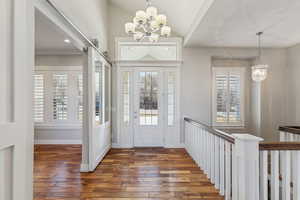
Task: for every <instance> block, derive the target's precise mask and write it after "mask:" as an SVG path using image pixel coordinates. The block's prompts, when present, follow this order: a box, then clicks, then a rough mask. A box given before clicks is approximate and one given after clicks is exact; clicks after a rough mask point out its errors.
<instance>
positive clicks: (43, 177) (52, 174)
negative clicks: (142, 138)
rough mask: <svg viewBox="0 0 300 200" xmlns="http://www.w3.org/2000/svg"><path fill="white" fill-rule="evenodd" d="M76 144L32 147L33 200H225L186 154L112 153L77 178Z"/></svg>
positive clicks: (177, 151)
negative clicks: (33, 167) (91, 171)
mask: <svg viewBox="0 0 300 200" xmlns="http://www.w3.org/2000/svg"><path fill="white" fill-rule="evenodd" d="M80 159H81V147H80V146H79V145H37V146H36V147H35V164H34V165H35V169H34V196H35V198H34V199H35V200H100V199H103V200H111V199H123V200H131V199H132V200H139V199H151V200H152V199H169V200H173V199H174V200H177V199H201V200H205V199H214V200H220V199H223V198H222V197H220V196H219V195H218V192H217V191H216V190H215V189H214V187H213V185H211V184H210V182H209V181H208V179H207V178H206V176H205V175H204V174H203V172H202V171H201V170H199V168H198V167H197V165H196V164H195V163H194V162H193V160H192V159H191V158H190V156H189V155H188V154H187V153H186V151H185V150H184V149H163V148H138V149H112V150H111V151H110V152H109V153H108V155H107V156H106V157H105V159H104V160H103V162H102V164H101V165H99V166H98V168H97V170H96V171H95V172H94V173H80V172H79V169H80Z"/></svg>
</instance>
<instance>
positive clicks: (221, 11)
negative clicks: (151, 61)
mask: <svg viewBox="0 0 300 200" xmlns="http://www.w3.org/2000/svg"><path fill="white" fill-rule="evenodd" d="M109 1H110V2H111V3H113V4H115V5H117V6H119V7H121V8H123V9H124V10H126V11H128V12H130V13H132V16H134V14H135V11H136V10H139V9H145V1H144V0H109ZM152 4H153V5H155V6H156V7H158V8H159V11H160V12H162V13H165V14H166V15H167V17H168V19H169V23H170V25H171V26H172V28H173V30H174V32H176V33H177V34H178V35H179V36H182V37H184V38H185V42H184V44H185V46H191V47H198V46H214V47H219V46H222V47H224V46H225V47H254V46H256V45H257V38H256V36H255V33H256V32H258V31H264V32H265V34H264V36H263V46H265V47H289V46H292V45H295V44H297V43H299V42H300V26H298V25H297V24H298V19H300V12H299V10H300V1H299V0H263V1H262V0H181V1H174V0H152Z"/></svg>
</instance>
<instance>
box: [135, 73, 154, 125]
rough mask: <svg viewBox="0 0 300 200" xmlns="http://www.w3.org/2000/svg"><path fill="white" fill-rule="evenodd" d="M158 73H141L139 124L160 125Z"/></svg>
mask: <svg viewBox="0 0 300 200" xmlns="http://www.w3.org/2000/svg"><path fill="white" fill-rule="evenodd" d="M157 79H158V72H139V82H140V83H139V85H140V91H139V93H140V95H139V97H140V104H139V105H140V107H139V116H140V117H139V124H140V125H144V126H157V125H158V94H157V93H158V83H157V82H158V80H157Z"/></svg>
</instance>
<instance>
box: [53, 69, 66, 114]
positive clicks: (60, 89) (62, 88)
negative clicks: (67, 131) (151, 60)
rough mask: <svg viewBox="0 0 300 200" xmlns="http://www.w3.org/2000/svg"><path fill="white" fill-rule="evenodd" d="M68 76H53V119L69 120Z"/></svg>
mask: <svg viewBox="0 0 300 200" xmlns="http://www.w3.org/2000/svg"><path fill="white" fill-rule="evenodd" d="M67 92H68V75H67V74H53V119H54V120H67V119H68V93H67Z"/></svg>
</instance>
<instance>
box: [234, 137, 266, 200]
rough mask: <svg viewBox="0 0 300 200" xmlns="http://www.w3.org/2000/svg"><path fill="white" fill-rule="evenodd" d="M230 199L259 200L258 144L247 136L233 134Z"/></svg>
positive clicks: (259, 139)
mask: <svg viewBox="0 0 300 200" xmlns="http://www.w3.org/2000/svg"><path fill="white" fill-rule="evenodd" d="M233 136H234V138H235V144H234V145H233V157H232V186H233V187H232V199H233V200H254V199H255V200H259V142H260V141H262V140H263V139H262V138H259V137H256V136H254V135H249V134H233Z"/></svg>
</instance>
